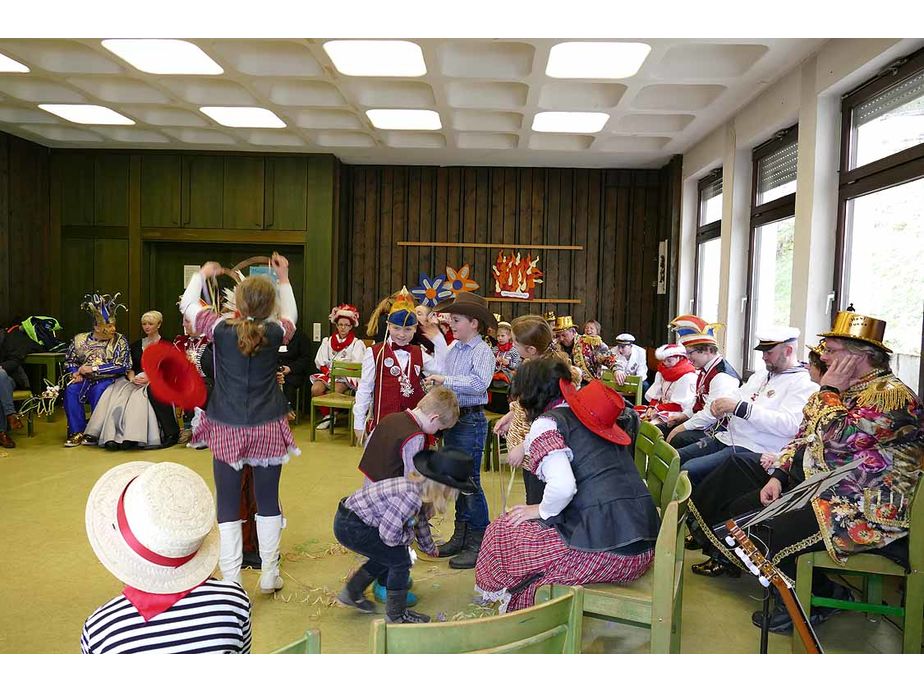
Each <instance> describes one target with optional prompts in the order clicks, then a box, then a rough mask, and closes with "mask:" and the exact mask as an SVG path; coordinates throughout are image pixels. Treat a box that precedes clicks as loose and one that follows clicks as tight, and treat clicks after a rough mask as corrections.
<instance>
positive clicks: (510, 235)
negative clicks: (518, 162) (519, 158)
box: [500, 168, 518, 252]
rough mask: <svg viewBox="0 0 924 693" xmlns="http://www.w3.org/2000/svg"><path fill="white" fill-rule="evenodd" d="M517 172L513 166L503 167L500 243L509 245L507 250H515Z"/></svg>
mask: <svg viewBox="0 0 924 693" xmlns="http://www.w3.org/2000/svg"><path fill="white" fill-rule="evenodd" d="M517 173H518V170H517V169H515V168H504V169H503V178H504V198H503V200H502V202H501V204H502V208H501V209H502V212H503V213H502V216H503V224H504V226H503V230H502V231H501V236H500V238H501V243H504V244H505V245H507V246H509V248H508V249H509V250H513V251H514V252H516V248H515V246H516V242H517V235H516V233H517Z"/></svg>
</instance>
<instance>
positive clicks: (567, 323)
mask: <svg viewBox="0 0 924 693" xmlns="http://www.w3.org/2000/svg"><path fill="white" fill-rule="evenodd" d="M574 329H576V328H575V326H574V320H572V319H571V316H570V315H561V316H559V317H557V318H555V326H554V327H553V328H552V330H553V331H554V332H565V331H566V330H574Z"/></svg>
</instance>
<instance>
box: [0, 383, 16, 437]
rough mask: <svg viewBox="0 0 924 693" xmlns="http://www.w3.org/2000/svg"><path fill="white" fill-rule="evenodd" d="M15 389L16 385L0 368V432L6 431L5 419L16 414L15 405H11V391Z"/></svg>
mask: <svg viewBox="0 0 924 693" xmlns="http://www.w3.org/2000/svg"><path fill="white" fill-rule="evenodd" d="M15 389H16V383H14V382H13V379H12V378H11V377H10V376H9V375H7V372H6V371H5V370H3V369H2V368H0V409H2V410H3V411H0V431H5V430H6V417H7V416H9V415H10V414H14V413H15V412H16V405H15V404H14V403H13V390H15Z"/></svg>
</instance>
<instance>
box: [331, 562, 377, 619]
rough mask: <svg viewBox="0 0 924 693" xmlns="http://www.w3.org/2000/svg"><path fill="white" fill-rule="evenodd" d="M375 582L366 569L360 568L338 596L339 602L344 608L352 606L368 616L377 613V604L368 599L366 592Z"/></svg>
mask: <svg viewBox="0 0 924 693" xmlns="http://www.w3.org/2000/svg"><path fill="white" fill-rule="evenodd" d="M373 580H375V578H374V577H372V576H371V575H370V574H369V573H367V572H366V569H365V568H360V569H359V570H357V571H356V572H355V573H353V576H352V577H351V578H350V579H349V580H348V581H347V584H346V585H345V586H344V588H343V589H342V590H340V594H338V595H337V601H338V602H340V603H341V604H343V605H344V606H352V607H354V608H356V609H359V610H360V611H362V612H363V613H366V614H374V613H375V604H373V603H372V602H370V601H369V600H368V599H366V595H365V594H364V592H365V591H366V588H367V587H368V586H369V585H371V584H372V581H373Z"/></svg>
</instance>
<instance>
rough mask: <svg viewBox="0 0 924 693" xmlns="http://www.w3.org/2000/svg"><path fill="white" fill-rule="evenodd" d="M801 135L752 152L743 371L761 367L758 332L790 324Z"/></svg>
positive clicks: (783, 136)
mask: <svg viewBox="0 0 924 693" xmlns="http://www.w3.org/2000/svg"><path fill="white" fill-rule="evenodd" d="M798 137H799V131H798V128H797V127H796V126H793V127H791V128H789V129H788V130H782V131H780V132H778V133H777V134H776V135H774V136H773V138H772V139H770V140H769V141H767V142H764V143H763V144H761V145H760V146H759V147H756V148H755V149H754V152H753V155H752V156H753V161H754V165H753V178H752V186H751V239H750V250H749V253H748V293H747V299H746V306H747V314H746V318H745V329H744V340H745V343H744V350H743V353H745V354H747V356H746V357H745V370H747V371H754V370H757V369H759V368H763V367H764V365H763V359H762V358H761V353H760V352H759V351H753V346H754V344H755V343H756V341H757V335H758V333H759V332H760V330H761V329H762V328H766V327H770V326H773V325H789V323H790V320H789V318H790V315H789V307H790V297H791V295H792V250H793V230H794V227H795V223H794V222H795V213H796V158H797V156H798Z"/></svg>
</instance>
